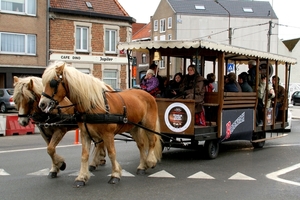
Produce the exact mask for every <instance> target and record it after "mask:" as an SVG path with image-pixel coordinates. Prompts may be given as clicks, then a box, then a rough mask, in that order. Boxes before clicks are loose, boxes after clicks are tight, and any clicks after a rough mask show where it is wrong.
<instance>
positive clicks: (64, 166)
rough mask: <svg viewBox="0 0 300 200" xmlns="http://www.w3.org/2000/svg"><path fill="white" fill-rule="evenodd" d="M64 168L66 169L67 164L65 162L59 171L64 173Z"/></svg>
mask: <svg viewBox="0 0 300 200" xmlns="http://www.w3.org/2000/svg"><path fill="white" fill-rule="evenodd" d="M66 167H67V164H66V163H65V162H63V163H62V165H61V166H60V168H59V169H60V170H61V171H64V170H65V169H66Z"/></svg>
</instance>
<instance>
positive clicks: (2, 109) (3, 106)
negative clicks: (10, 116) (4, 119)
mask: <svg viewBox="0 0 300 200" xmlns="http://www.w3.org/2000/svg"><path fill="white" fill-rule="evenodd" d="M0 112H2V113H5V112H7V108H6V105H5V104H4V103H1V105H0Z"/></svg>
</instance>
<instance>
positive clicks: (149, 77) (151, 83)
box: [140, 69, 159, 97]
mask: <svg viewBox="0 0 300 200" xmlns="http://www.w3.org/2000/svg"><path fill="white" fill-rule="evenodd" d="M140 86H141V88H142V89H143V90H145V91H147V92H149V93H150V94H151V95H152V96H154V97H157V95H158V94H159V87H158V86H159V81H158V79H157V78H156V77H155V73H154V71H153V70H152V69H148V71H147V73H146V76H145V78H144V79H143V80H142V82H141V84H140Z"/></svg>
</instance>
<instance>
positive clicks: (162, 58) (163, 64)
mask: <svg viewBox="0 0 300 200" xmlns="http://www.w3.org/2000/svg"><path fill="white" fill-rule="evenodd" d="M159 68H160V69H164V68H166V65H165V57H164V56H162V57H161V60H160V65H159Z"/></svg>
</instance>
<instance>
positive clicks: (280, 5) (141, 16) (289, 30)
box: [118, 0, 300, 40]
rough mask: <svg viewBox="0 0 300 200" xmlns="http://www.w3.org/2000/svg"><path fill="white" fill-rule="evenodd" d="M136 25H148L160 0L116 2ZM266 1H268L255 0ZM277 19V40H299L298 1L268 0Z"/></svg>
mask: <svg viewBox="0 0 300 200" xmlns="http://www.w3.org/2000/svg"><path fill="white" fill-rule="evenodd" d="M118 1H119V2H120V4H121V5H122V6H123V8H124V9H125V10H126V11H127V13H128V14H129V15H130V16H131V17H133V18H135V19H136V22H138V23H149V22H150V16H152V15H153V14H154V13H155V11H156V8H157V7H158V4H159V2H160V0H118ZM257 1H268V0H257ZM269 2H270V4H271V5H273V9H274V11H275V13H276V15H277V17H278V19H279V24H280V25H279V27H278V28H279V36H278V37H279V39H284V40H287V39H293V38H300V20H299V19H300V10H299V7H298V5H299V0H269Z"/></svg>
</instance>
